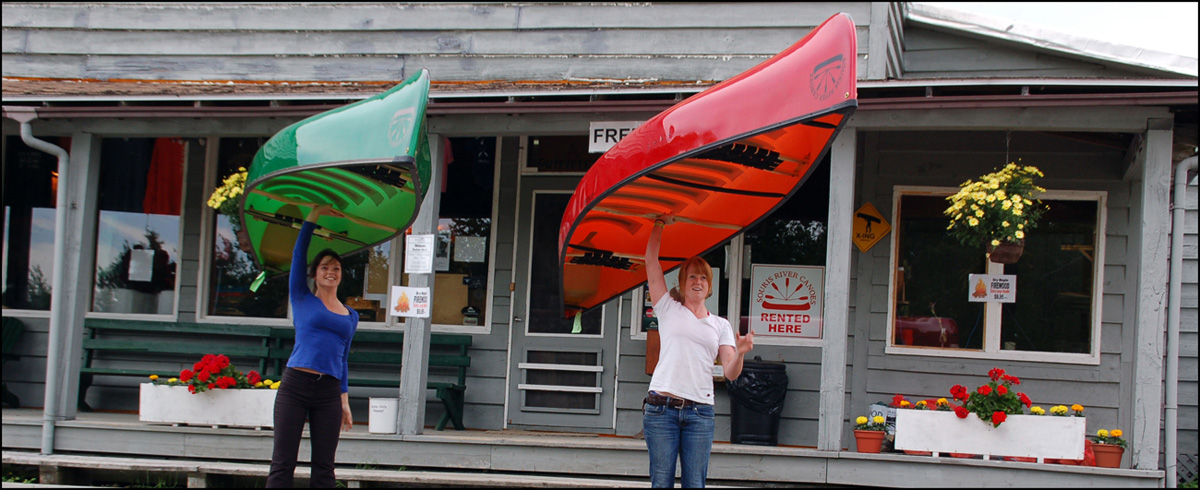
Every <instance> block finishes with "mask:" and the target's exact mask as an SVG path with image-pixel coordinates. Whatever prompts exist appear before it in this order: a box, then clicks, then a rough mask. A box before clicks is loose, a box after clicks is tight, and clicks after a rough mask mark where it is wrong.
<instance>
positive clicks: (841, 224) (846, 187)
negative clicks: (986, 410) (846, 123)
mask: <svg viewBox="0 0 1200 490" xmlns="http://www.w3.org/2000/svg"><path fill="white" fill-rule="evenodd" d="M857 140H858V133H857V130H856V129H855V128H854V127H846V128H844V129H842V132H841V133H840V134H839V135H838V137H837V139H835V140H834V142H833V148H832V150H831V152H830V158H829V164H830V168H829V169H830V172H829V231H828V233H829V235H828V237H829V238H828V246H827V248H826V249H825V250H826V251H825V312H824V316H825V319H824V322H825V326H824V329H823V331H822V335H821V336H822V340H823V342H822V344H823V346H822V348H821V410H820V415H819V419H818V423H817V449H818V450H822V451H839V450H841V448H842V426H843V422H844V420H845V404H846V335H847V333H848V332H849V330H850V329H849V323H850V249H851V247H852V244H851V240H850V239H851V236H852V235H853V226H854V166H855V164H856V163H855V158H854V157H855V149H856V148H857V147H858V145H857V144H856V142H857Z"/></svg>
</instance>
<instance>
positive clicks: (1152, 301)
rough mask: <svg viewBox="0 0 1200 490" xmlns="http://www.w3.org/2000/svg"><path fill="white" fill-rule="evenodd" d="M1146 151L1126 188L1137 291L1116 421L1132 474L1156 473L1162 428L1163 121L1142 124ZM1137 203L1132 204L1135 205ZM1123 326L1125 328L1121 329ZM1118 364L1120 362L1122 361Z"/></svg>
mask: <svg viewBox="0 0 1200 490" xmlns="http://www.w3.org/2000/svg"><path fill="white" fill-rule="evenodd" d="M1147 122H1148V125H1147V130H1146V150H1145V151H1144V152H1143V153H1142V154H1143V156H1144V158H1145V160H1144V161H1143V162H1142V165H1141V168H1142V172H1141V173H1142V175H1141V179H1140V180H1141V182H1137V181H1136V180H1135V181H1134V182H1133V183H1132V184H1133V187H1134V191H1135V192H1136V193H1137V194H1140V195H1141V199H1140V203H1139V204H1140V205H1135V206H1136V207H1135V208H1134V209H1133V210H1131V211H1133V212H1136V213H1138V214H1136V215H1134V216H1131V217H1130V218H1131V219H1130V220H1129V221H1130V223H1131V226H1132V224H1133V223H1138V222H1141V223H1142V226H1141V230H1139V233H1138V235H1137V236H1139V237H1140V239H1139V240H1138V241H1140V242H1141V243H1139V244H1138V247H1137V248H1136V249H1135V250H1136V251H1137V252H1136V254H1137V255H1134V256H1132V257H1130V259H1132V260H1131V262H1136V263H1137V264H1138V268H1137V285H1136V286H1135V287H1134V288H1133V290H1132V291H1131V292H1130V293H1131V294H1134V295H1136V303H1135V304H1136V305H1137V313H1136V317H1135V321H1134V322H1133V323H1132V325H1131V326H1132V327H1133V328H1134V329H1135V330H1134V345H1135V347H1136V348H1135V349H1134V352H1133V355H1134V358H1133V359H1132V361H1133V383H1132V384H1133V397H1132V400H1131V406H1132V407H1133V410H1132V413H1131V414H1130V415H1131V416H1132V420H1129V419H1128V418H1127V417H1129V415H1124V414H1122V415H1120V416H1119V417H1118V420H1119V421H1120V423H1121V425H1125V424H1126V423H1127V422H1128V424H1129V425H1128V427H1130V428H1131V429H1132V430H1131V431H1130V432H1131V433H1132V436H1133V437H1132V438H1131V439H1130V441H1129V446H1130V448H1131V449H1132V453H1133V454H1132V455H1131V459H1130V466H1131V467H1132V468H1135V469H1143V470H1153V469H1158V452H1159V443H1160V442H1161V440H1160V438H1159V431H1160V429H1161V425H1162V422H1161V421H1162V409H1163V406H1162V396H1163V382H1162V380H1163V352H1164V346H1163V332H1164V329H1165V325H1166V288H1167V284H1166V281H1164V280H1163V278H1165V277H1167V276H1168V258H1167V255H1168V242H1167V240H1164V239H1163V237H1167V236H1170V233H1171V221H1170V216H1171V213H1170V210H1169V206H1168V200H1169V199H1168V196H1169V195H1170V185H1171V136H1172V135H1171V133H1172V126H1173V122H1172V120H1171V119H1169V118H1163V119H1155V118H1152V119H1148V120H1147ZM1135 202H1137V201H1135ZM1127 325H1128V324H1127ZM1122 362H1124V360H1122Z"/></svg>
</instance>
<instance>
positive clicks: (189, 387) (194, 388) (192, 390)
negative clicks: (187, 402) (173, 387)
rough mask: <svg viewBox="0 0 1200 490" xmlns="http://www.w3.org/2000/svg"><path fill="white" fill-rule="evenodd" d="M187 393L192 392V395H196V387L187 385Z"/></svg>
mask: <svg viewBox="0 0 1200 490" xmlns="http://www.w3.org/2000/svg"><path fill="white" fill-rule="evenodd" d="M188 391H190V392H192V393H193V394H194V393H196V385H188Z"/></svg>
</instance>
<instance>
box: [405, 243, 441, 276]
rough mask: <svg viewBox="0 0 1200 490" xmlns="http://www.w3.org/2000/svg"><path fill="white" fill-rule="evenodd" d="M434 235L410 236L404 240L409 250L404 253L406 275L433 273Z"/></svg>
mask: <svg viewBox="0 0 1200 490" xmlns="http://www.w3.org/2000/svg"><path fill="white" fill-rule="evenodd" d="M433 240H434V236H433V235H409V236H408V237H407V238H405V239H404V243H405V245H406V246H407V249H406V250H405V251H404V273H405V274H432V273H433V248H434V241H433Z"/></svg>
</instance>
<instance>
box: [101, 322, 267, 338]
mask: <svg viewBox="0 0 1200 490" xmlns="http://www.w3.org/2000/svg"><path fill="white" fill-rule="evenodd" d="M83 326H84V328H86V329H92V330H97V331H108V330H128V331H132V332H161V333H199V334H212V335H236V336H241V337H262V338H269V337H270V336H271V330H272V328H271V327H269V326H265V325H228V324H224V323H189V322H150V321H130V320H115V319H107V318H103V319H101V318H89V319H86V320H84V322H83Z"/></svg>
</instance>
